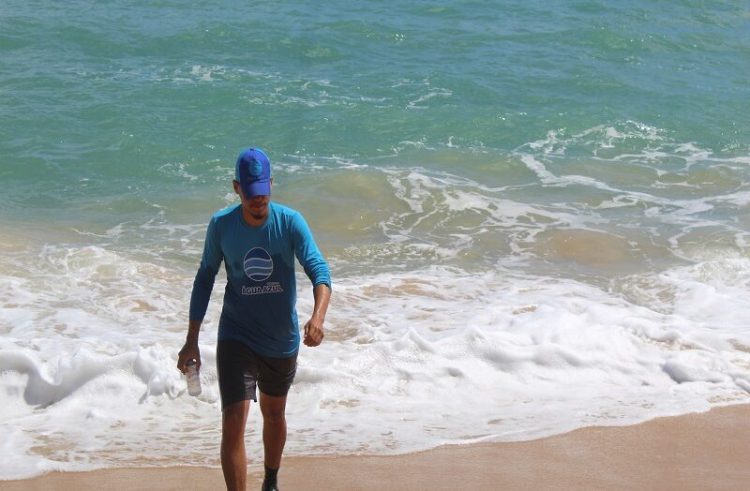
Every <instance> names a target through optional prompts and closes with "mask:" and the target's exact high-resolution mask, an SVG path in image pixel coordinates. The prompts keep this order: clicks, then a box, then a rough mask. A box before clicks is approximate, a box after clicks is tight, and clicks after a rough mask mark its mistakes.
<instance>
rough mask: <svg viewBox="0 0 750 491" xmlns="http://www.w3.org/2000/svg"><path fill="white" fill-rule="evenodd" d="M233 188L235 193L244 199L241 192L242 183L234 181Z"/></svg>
mask: <svg viewBox="0 0 750 491" xmlns="http://www.w3.org/2000/svg"><path fill="white" fill-rule="evenodd" d="M232 187H233V188H234V192H235V193H236V194H237V196H239V197H242V193H241V192H240V183H239V182H237V181H236V180H232Z"/></svg>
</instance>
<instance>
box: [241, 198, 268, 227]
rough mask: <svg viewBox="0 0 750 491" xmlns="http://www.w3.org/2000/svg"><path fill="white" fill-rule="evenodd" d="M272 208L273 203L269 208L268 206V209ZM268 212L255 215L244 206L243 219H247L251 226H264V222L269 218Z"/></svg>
mask: <svg viewBox="0 0 750 491" xmlns="http://www.w3.org/2000/svg"><path fill="white" fill-rule="evenodd" d="M270 208H271V204H270V203H269V205H268V208H266V210H268V212H270ZM268 212H267V213H266V214H265V215H264V216H262V217H255V216H253V215H252V214H251V213H250V212H249V211H247V210H246V209H245V208H244V207H243V208H242V219H243V220H244V221H245V223H246V224H248V225H250V226H251V227H261V226H263V224H264V223H266V220H268Z"/></svg>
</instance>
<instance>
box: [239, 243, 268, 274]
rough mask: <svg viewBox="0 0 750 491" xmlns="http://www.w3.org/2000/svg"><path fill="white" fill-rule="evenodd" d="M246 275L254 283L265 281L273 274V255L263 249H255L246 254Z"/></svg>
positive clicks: (244, 264)
mask: <svg viewBox="0 0 750 491" xmlns="http://www.w3.org/2000/svg"><path fill="white" fill-rule="evenodd" d="M243 267H244V269H245V274H246V275H247V277H248V278H250V279H251V280H253V281H265V280H267V279H268V278H270V277H271V273H273V260H272V259H271V255H270V254H269V253H268V251H266V250H265V249H263V248H262V247H253V248H252V249H250V250H249V251H247V253H246V254H245V261H244V263H243Z"/></svg>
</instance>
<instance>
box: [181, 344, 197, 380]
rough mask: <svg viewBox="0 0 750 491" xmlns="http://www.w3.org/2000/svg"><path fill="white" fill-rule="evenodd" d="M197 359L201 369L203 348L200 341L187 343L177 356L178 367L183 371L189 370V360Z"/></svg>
mask: <svg viewBox="0 0 750 491" xmlns="http://www.w3.org/2000/svg"><path fill="white" fill-rule="evenodd" d="M190 360H195V363H196V367H197V368H198V371H200V369H201V350H200V349H199V348H198V343H185V346H183V347H182V349H181V350H180V353H179V355H178V356H177V369H178V370H179V371H181V372H182V373H185V372H186V371H187V362H188V361H190Z"/></svg>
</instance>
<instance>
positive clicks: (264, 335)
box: [190, 202, 331, 358]
mask: <svg viewBox="0 0 750 491" xmlns="http://www.w3.org/2000/svg"><path fill="white" fill-rule="evenodd" d="M295 257H296V258H297V260H298V261H299V262H300V264H301V265H302V267H303V268H304V270H305V273H306V274H307V276H308V278H310V281H311V282H312V284H313V287H315V286H316V285H320V284H325V285H328V287H329V288H330V286H331V276H330V271H329V269H328V264H327V263H326V261H325V259H324V258H323V255H322V254H321V252H320V250H319V249H318V246H317V245H316V243H315V240H314V239H313V236H312V233H311V232H310V228H309V227H308V225H307V222H305V219H304V218H303V217H302V215H301V214H300V213H299V212H297V211H295V210H292V209H291V208H288V207H286V206H283V205H279V204H276V203H273V202H271V203H269V212H268V218H267V219H266V221H265V223H264V224H263V225H261V226H260V227H251V226H250V225H248V224H247V223H246V222H245V221H244V219H243V218H242V207H241V206H240V205H236V206H233V207H230V208H226V209H224V210H221V211H219V212H217V213H216V214H214V215H213V217H212V218H211V221H210V222H209V224H208V230H207V232H206V242H205V245H204V248H203V257H202V258H201V263H200V267H199V268H198V273H197V274H196V275H195V281H194V282H193V293H192V296H191V298H190V319H191V320H203V317H204V316H205V315H206V309H207V307H208V301H209V298H210V297H211V290H212V289H213V286H214V280H215V279H216V274H217V273H218V271H219V267H220V265H221V262H222V261H224V267H225V269H226V273H227V285H226V288H225V290H224V305H223V307H222V311H221V317H220V319H219V340H220V341H222V340H234V341H239V342H242V343H244V344H245V345H247V346H248V347H249V348H250V349H252V350H253V351H255V352H257V353H259V354H261V355H263V356H269V357H277V358H284V357H289V356H293V355H294V354H295V353H296V352H297V350H298V349H299V343H300V333H299V322H298V320H297V311H296V308H295V304H296V301H297V286H296V280H295V274H294V258H295Z"/></svg>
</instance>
